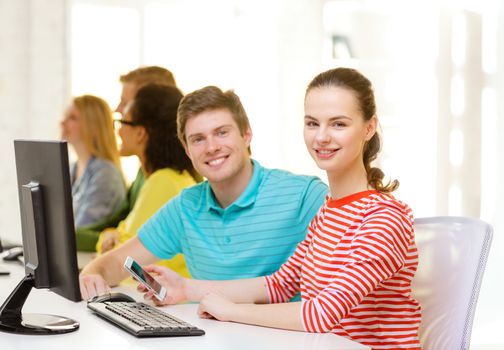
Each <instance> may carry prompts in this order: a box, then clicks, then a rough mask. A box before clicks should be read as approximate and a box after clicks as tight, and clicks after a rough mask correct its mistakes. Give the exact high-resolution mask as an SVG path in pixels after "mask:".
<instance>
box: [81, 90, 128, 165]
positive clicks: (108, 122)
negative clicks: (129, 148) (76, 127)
mask: <svg viewBox="0 0 504 350" xmlns="http://www.w3.org/2000/svg"><path fill="white" fill-rule="evenodd" d="M72 102H73V105H74V106H75V108H76V109H77V110H78V111H79V113H80V115H81V121H82V124H81V128H82V138H83V139H84V143H85V144H86V147H87V149H88V151H89V152H90V153H91V154H92V155H94V156H95V157H98V158H102V159H107V160H109V161H111V162H113V163H114V164H115V165H116V166H117V168H118V169H119V170H121V165H120V161H119V151H118V150H117V141H116V136H115V133H114V127H113V119H112V110H111V109H110V107H109V105H108V104H107V102H105V101H104V100H102V99H101V98H99V97H96V96H92V95H83V96H79V97H75V98H74V99H73V101H72Z"/></svg>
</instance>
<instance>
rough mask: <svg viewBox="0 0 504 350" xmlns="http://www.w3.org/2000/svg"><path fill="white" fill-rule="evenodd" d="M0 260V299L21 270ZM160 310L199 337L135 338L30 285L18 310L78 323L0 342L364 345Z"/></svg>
mask: <svg viewBox="0 0 504 350" xmlns="http://www.w3.org/2000/svg"><path fill="white" fill-rule="evenodd" d="M1 263H2V262H1V261H0V264H1ZM4 266H5V267H6V268H7V269H9V270H10V271H11V275H10V276H8V277H7V276H0V305H1V304H2V303H3V302H4V301H5V299H6V298H7V296H8V295H9V294H10V292H11V291H12V290H13V288H14V287H15V286H16V285H17V284H18V283H19V281H20V280H21V278H22V277H23V275H24V270H23V268H22V266H21V265H20V264H15V263H9V264H4ZM116 289H117V290H120V291H123V292H126V293H127V294H129V295H131V296H134V297H136V298H137V300H140V299H141V296H140V294H139V293H137V292H136V290H134V288H133V287H130V286H121V287H118V288H116ZM163 309H164V310H165V311H166V312H168V313H170V314H172V315H174V316H176V317H178V318H181V319H183V320H185V321H187V322H189V323H192V324H194V325H195V326H197V327H199V328H201V329H204V330H205V332H206V334H205V335H204V336H199V337H179V338H142V339H140V338H135V337H134V336H132V335H130V334H129V333H126V332H125V331H123V330H121V329H120V328H117V327H116V326H114V325H112V324H110V323H108V322H107V321H105V320H103V319H101V318H99V317H98V316H96V315H93V314H92V313H91V311H90V310H88V309H87V307H86V303H85V302H80V303H74V302H71V301H68V300H66V299H64V298H62V297H60V296H59V295H57V294H55V293H52V292H50V291H48V290H38V289H32V291H31V293H30V295H29V296H28V299H27V301H26V304H25V306H24V308H23V312H26V313H43V314H54V315H61V316H65V317H69V318H73V319H75V320H77V321H78V322H80V328H79V329H78V330H77V331H75V332H72V333H67V334H61V335H50V336H47V335H46V336H34V335H18V334H10V333H3V332H0V348H1V349H2V350H3V349H9V350H23V349H26V350H46V349H47V350H48V349H51V350H57V349H65V350H66V349H71V350H74V349H75V350H79V349H86V350H97V349H108V350H128V349H135V350H140V349H163V350H170V349H176V350H191V349H205V350H214V349H219V350H228V349H229V350H249V349H250V350H252V349H260V350H268V349H272V350H281V349H288V350H296V349H299V350H332V349H334V350H342V349H352V350H353V349H355V350H361V349H369V348H368V347H366V346H363V345H361V344H358V343H355V342H353V341H350V340H348V339H346V338H343V337H339V336H337V335H334V334H310V333H304V332H293V331H285V330H278V329H271V328H264V327H256V326H248V325H243V324H238V323H229V322H218V321H215V320H205V319H200V318H199V317H198V316H197V314H196V309H197V305H196V304H185V305H175V306H167V307H164V308H163Z"/></svg>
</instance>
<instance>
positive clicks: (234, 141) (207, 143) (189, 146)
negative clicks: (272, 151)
mask: <svg viewBox="0 0 504 350" xmlns="http://www.w3.org/2000/svg"><path fill="white" fill-rule="evenodd" d="M185 135H186V151H187V154H188V156H189V158H191V161H192V163H193V166H194V168H195V169H196V170H197V171H198V172H199V173H200V174H201V175H202V176H204V177H206V178H207V179H208V181H209V182H210V184H218V183H220V184H222V183H225V182H229V183H235V182H236V178H237V177H240V176H246V174H245V175H244V171H243V169H244V168H245V164H246V163H247V162H250V155H249V153H248V147H249V145H250V141H251V139H252V132H251V131H250V129H247V130H246V131H245V132H244V134H243V135H242V134H241V133H240V130H239V128H238V125H237V124H236V122H235V120H234V119H233V116H232V115H231V112H230V111H229V110H227V109H213V110H208V111H204V112H201V113H199V114H197V115H195V116H193V117H191V118H190V119H189V120H188V121H187V123H186V125H185Z"/></svg>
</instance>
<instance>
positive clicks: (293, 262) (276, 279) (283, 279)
mask: <svg viewBox="0 0 504 350" xmlns="http://www.w3.org/2000/svg"><path fill="white" fill-rule="evenodd" d="M317 222H318V215H317V216H316V217H315V218H313V220H312V222H311V223H310V226H309V227H308V234H307V235H306V238H305V239H304V240H302V241H301V242H299V243H298V245H297V247H296V250H295V251H294V253H293V254H292V255H291V256H290V258H289V259H288V260H287V261H286V262H285V263H284V264H283V265H282V266H280V269H279V270H278V271H277V272H275V273H274V274H272V275H270V276H266V277H265V282H266V289H267V292H268V298H269V302H270V303H286V302H288V301H290V300H291V299H292V297H294V296H295V295H296V294H297V293H299V291H300V281H301V268H302V265H303V259H304V257H305V255H306V252H307V251H308V247H309V245H310V242H311V240H312V238H313V229H314V227H315V226H316V225H317Z"/></svg>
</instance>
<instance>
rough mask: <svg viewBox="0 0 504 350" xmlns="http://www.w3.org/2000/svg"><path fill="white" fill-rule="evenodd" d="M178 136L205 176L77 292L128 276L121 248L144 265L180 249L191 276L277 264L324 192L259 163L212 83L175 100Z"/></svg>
mask: <svg viewBox="0 0 504 350" xmlns="http://www.w3.org/2000/svg"><path fill="white" fill-rule="evenodd" d="M177 126H178V136H179V139H180V140H181V142H182V143H183V145H184V147H185V148H186V151H187V154H188V155H189V157H190V158H191V160H192V162H193V165H194V167H195V169H196V170H198V172H199V173H200V174H201V175H203V176H204V177H205V178H207V181H205V182H203V183H201V184H198V185H196V186H193V187H191V188H188V189H186V190H184V191H183V192H181V193H180V195H179V196H178V197H176V198H174V199H172V200H171V201H169V202H168V203H167V204H166V205H165V206H164V207H163V208H161V209H160V210H159V211H158V212H157V213H156V214H155V215H154V216H153V217H152V218H151V219H150V220H149V221H148V222H147V223H146V224H145V225H144V226H143V227H142V228H141V229H140V232H139V234H138V236H137V237H134V238H132V239H131V240H130V241H128V242H126V243H125V244H124V245H122V246H120V247H119V248H117V249H115V250H112V251H110V252H108V253H107V254H104V255H102V256H100V257H98V258H97V259H95V260H93V261H92V262H91V263H90V264H89V265H88V266H86V267H85V268H84V270H83V271H82V273H81V276H80V286H81V293H82V297H83V298H84V299H88V298H91V297H93V296H94V295H97V294H102V293H104V292H107V291H108V290H109V286H111V285H116V284H117V283H119V282H120V281H121V280H122V279H124V278H126V277H127V273H126V271H125V270H124V269H123V267H122V265H123V263H124V260H125V259H126V257H127V256H128V255H130V256H132V257H134V258H135V259H136V260H137V261H138V262H140V264H142V265H145V264H151V263H154V262H156V261H157V260H159V259H168V258H171V257H172V256H174V255H175V254H177V253H183V254H184V257H185V261H186V263H187V266H188V268H189V272H190V273H191V275H192V277H193V278H196V279H237V278H250V277H257V276H263V275H268V274H270V273H272V272H274V271H276V270H277V269H278V268H279V267H280V265H281V264H282V263H284V262H285V261H286V260H287V258H288V257H289V256H290V255H291V254H292V252H293V251H294V249H295V247H296V245H297V243H298V242H300V241H301V240H302V239H303V238H304V237H305V235H306V229H307V227H308V224H309V223H310V220H311V219H312V218H313V217H314V216H315V214H316V213H317V210H318V209H319V207H320V206H321V205H322V203H323V201H324V198H325V196H326V194H327V192H328V189H327V186H326V185H325V184H323V183H322V182H321V181H320V180H319V179H318V178H316V177H312V176H301V175H293V174H291V173H289V172H286V171H282V170H277V169H266V168H263V167H262V166H261V165H260V164H259V163H258V162H257V161H255V160H252V159H251V158H250V141H251V139H252V130H251V128H250V125H249V121H248V118H247V115H246V113H245V111H244V109H243V106H242V104H241V102H240V100H239V98H238V96H237V95H236V94H234V92H232V91H227V92H222V91H221V90H220V89H218V88H216V87H212V86H208V87H205V88H203V89H200V90H196V91H194V92H193V93H191V94H189V95H187V96H186V97H184V99H183V100H182V102H181V104H180V106H179V111H178V119H177Z"/></svg>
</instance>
